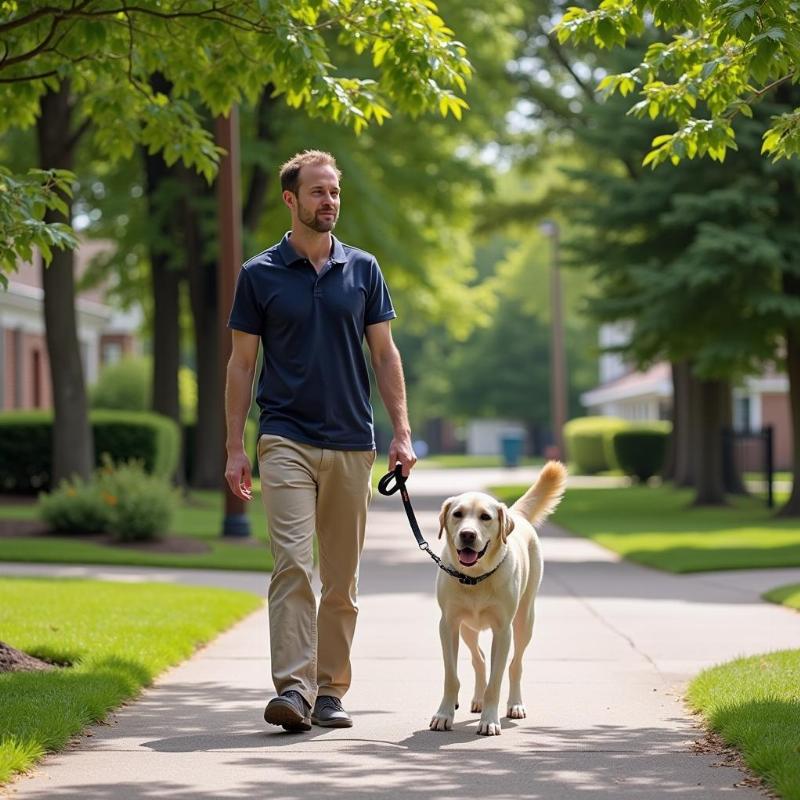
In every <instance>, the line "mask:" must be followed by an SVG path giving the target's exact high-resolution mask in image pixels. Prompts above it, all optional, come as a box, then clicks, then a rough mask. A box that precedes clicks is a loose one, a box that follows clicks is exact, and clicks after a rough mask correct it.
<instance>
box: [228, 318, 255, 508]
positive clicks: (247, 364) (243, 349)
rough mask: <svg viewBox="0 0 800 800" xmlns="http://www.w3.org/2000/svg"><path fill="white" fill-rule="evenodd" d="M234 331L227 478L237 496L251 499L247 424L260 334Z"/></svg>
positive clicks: (229, 365) (229, 388) (229, 400)
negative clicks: (246, 443)
mask: <svg viewBox="0 0 800 800" xmlns="http://www.w3.org/2000/svg"><path fill="white" fill-rule="evenodd" d="M232 334H233V348H232V350H231V357H230V359H229V360H228V370H227V375H226V380H225V422H226V426H227V435H226V439H225V449H226V450H227V453H228V460H227V464H226V465H225V479H226V480H227V481H228V486H230V488H231V491H232V492H233V494H234V495H236V497H239V498H240V499H242V500H250V499H251V497H252V473H251V467H250V459H249V458H248V457H247V453H246V452H245V448H244V426H245V422H246V421H247V413H248V411H249V410H250V401H251V398H252V395H253V376H254V375H255V371H256V360H257V358H258V343H259V337H258V336H254V335H253V334H251V333H244V332H243V331H237V330H233V331H232Z"/></svg>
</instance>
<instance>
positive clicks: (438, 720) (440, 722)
mask: <svg viewBox="0 0 800 800" xmlns="http://www.w3.org/2000/svg"><path fill="white" fill-rule="evenodd" d="M454 716H455V715H454V714H448V713H446V712H445V713H442V712H441V711H437V712H436V713H435V714H434V715H433V717H432V718H431V724H430V726H429V727H430V729H431V730H432V731H451V730H453V717H454Z"/></svg>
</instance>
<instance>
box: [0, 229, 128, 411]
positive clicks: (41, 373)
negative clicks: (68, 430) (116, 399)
mask: <svg viewBox="0 0 800 800" xmlns="http://www.w3.org/2000/svg"><path fill="white" fill-rule="evenodd" d="M112 247H113V244H112V243H111V242H108V241H97V240H85V241H83V242H81V244H80V245H79V247H78V249H77V250H76V251H75V274H76V276H77V277H79V276H80V275H82V274H83V273H84V272H85V271H86V269H87V267H88V266H89V263H90V262H91V260H92V258H94V256H95V255H97V254H98V253H100V252H103V251H108V250H109V249H110V248H112ZM41 269H42V262H41V256H40V255H39V254H38V253H36V254H35V256H34V259H33V261H32V262H30V263H28V262H26V263H22V264H20V265H19V267H18V270H17V271H16V272H14V273H12V274H11V275H10V276H9V284H8V288H7V290H6V291H3V290H2V289H0V411H9V410H12V409H33V408H50V407H51V406H52V389H51V385H50V369H49V361H48V355H47V342H46V338H45V325H44V290H43V289H42V280H41ZM75 306H76V307H75V313H76V318H77V326H78V339H79V342H80V349H81V359H82V361H83V369H84V377H85V379H86V383H87V385H90V384H92V383H94V382H95V381H96V380H97V377H98V375H99V373H100V368H101V367H102V366H103V365H104V364H109V363H113V362H114V361H117V360H119V359H120V358H121V357H122V356H123V355H128V354H133V353H136V352H138V350H139V344H138V340H137V337H136V331H137V330H138V328H139V326H140V324H141V313H140V312H139V311H138V310H137V311H135V312H127V313H121V312H119V311H117V310H115V309H113V308H112V307H111V306H110V305H108V304H107V303H106V302H105V301H104V297H103V290H102V289H91V290H88V291H85V292H81V294H80V295H79V296H78V299H77V302H76V304H75Z"/></svg>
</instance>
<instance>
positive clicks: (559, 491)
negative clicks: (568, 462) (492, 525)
mask: <svg viewBox="0 0 800 800" xmlns="http://www.w3.org/2000/svg"><path fill="white" fill-rule="evenodd" d="M566 485H567V468H566V467H565V466H564V465H563V464H562V463H561V462H560V461H548V462H547V463H546V464H545V465H544V467H542V471H541V472H540V473H539V477H538V479H537V481H536V483H534V484H533V486H531V488H530V489H528V491H527V492H525V494H524V495H522V497H520V498H519V500H517V502H516V503H514V505H513V506H511V510H512V511H516V512H517V513H518V514H521V515H522V516H523V517H525V519H527V520H530V522H531V523H533V524H534V525H536V524H537V523H539V522H541V521H542V520H544V519H545V518H546V517H548V516H549V515H550V514H552V513H553V511H555V508H556V506H557V505H558V504H559V503H560V502H561V498H562V496H563V495H564V489H565V488H566Z"/></svg>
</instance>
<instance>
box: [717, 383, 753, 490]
mask: <svg viewBox="0 0 800 800" xmlns="http://www.w3.org/2000/svg"><path fill="white" fill-rule="evenodd" d="M720 400H721V402H722V407H721V408H720V415H721V419H720V421H721V425H722V430H723V431H726V436H727V433H730V434H731V435H732V434H733V400H732V394H731V392H730V391H728V392H727V393H726V394H725V395H724V396H723V397H721V398H720ZM728 443H729V445H730V446H729V447H728V446H726V447H725V448H723V453H722V455H723V460H722V484H723V486H724V488H725V492H726V494H741V495H744V494H747V488H746V487H745V485H744V480H743V479H742V470H741V467H740V464H739V462H737V460H736V440H735V439H733V438H730V439H728Z"/></svg>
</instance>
